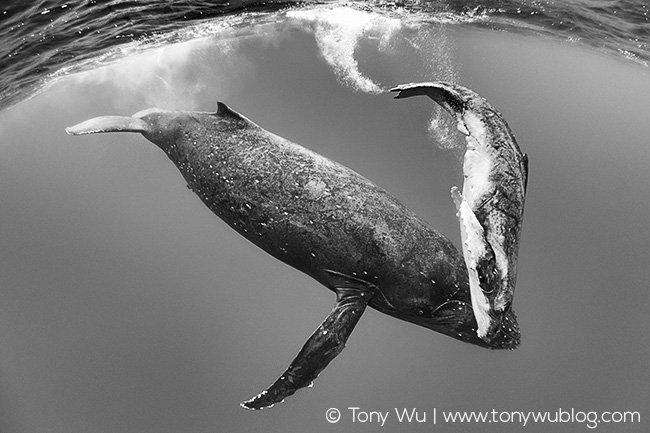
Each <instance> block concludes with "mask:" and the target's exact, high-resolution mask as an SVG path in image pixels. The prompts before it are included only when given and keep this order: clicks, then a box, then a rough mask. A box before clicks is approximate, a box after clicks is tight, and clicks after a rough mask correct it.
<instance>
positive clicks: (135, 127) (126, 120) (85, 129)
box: [65, 116, 150, 135]
mask: <svg viewBox="0 0 650 433" xmlns="http://www.w3.org/2000/svg"><path fill="white" fill-rule="evenodd" d="M149 129H150V128H149V124H148V123H147V122H145V121H144V120H142V119H138V118H136V117H127V116H101V117H94V118H92V119H89V120H86V121H85V122H81V123H79V124H77V125H75V126H70V127H68V128H66V129H65V132H67V133H68V134H70V135H84V134H96V133H101V132H140V133H146V132H149Z"/></svg>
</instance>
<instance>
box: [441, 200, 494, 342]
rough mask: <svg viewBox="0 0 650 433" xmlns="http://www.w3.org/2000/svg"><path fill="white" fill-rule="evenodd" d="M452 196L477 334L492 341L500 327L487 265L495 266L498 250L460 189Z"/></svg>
mask: <svg viewBox="0 0 650 433" xmlns="http://www.w3.org/2000/svg"><path fill="white" fill-rule="evenodd" d="M451 197H452V199H453V200H454V204H455V205H456V209H457V211H458V220H459V222H460V235H461V241H462V245H463V256H464V258H465V266H466V267H467V272H468V276H469V290H470V295H471V299H472V310H473V311H474V317H475V318H476V323H477V325H478V329H477V330H476V333H477V335H478V336H479V337H480V338H482V339H484V340H488V339H489V336H488V333H490V331H492V330H493V329H494V327H495V325H496V324H495V323H494V316H493V315H492V314H490V313H492V312H493V306H492V303H491V302H490V298H489V297H488V296H487V295H486V293H485V292H486V291H489V285H488V284H485V283H484V280H485V276H486V275H485V274H486V270H487V268H492V267H493V266H486V264H489V263H491V264H494V260H495V259H494V251H493V250H492V247H491V246H490V244H489V243H488V242H487V239H486V238H485V230H484V229H483V226H481V223H480V222H479V220H478V218H477V217H476V215H475V214H474V212H473V211H472V209H471V207H470V206H469V204H468V203H467V202H466V201H465V200H463V196H462V195H461V193H460V191H458V188H457V187H453V188H452V189H451ZM485 289H488V290H485Z"/></svg>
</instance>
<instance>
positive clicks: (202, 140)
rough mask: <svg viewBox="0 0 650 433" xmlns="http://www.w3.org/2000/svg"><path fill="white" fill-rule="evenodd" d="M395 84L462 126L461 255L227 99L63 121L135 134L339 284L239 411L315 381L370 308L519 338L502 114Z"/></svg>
mask: <svg viewBox="0 0 650 433" xmlns="http://www.w3.org/2000/svg"><path fill="white" fill-rule="evenodd" d="M394 90H395V91H399V92H400V93H399V94H398V95H397V97H398V98H404V97H408V96H413V95H418V94H424V95H428V96H431V97H432V98H433V99H434V101H436V102H437V103H439V104H441V105H443V107H445V108H447V109H448V110H449V111H450V112H451V113H452V114H453V115H455V116H456V117H457V119H459V120H458V121H459V129H461V131H462V132H463V133H465V134H466V135H467V136H468V137H469V139H468V151H467V152H468V153H469V152H472V155H470V156H469V157H468V156H467V155H466V157H465V163H464V169H465V175H466V179H465V186H467V188H465V187H464V188H463V191H462V193H461V192H459V191H458V190H455V192H454V193H453V195H454V201H455V202H456V205H457V209H458V215H459V218H460V221H461V222H460V224H461V232H462V236H461V237H462V239H463V252H462V253H461V252H460V251H459V250H458V249H457V248H456V247H455V246H454V245H453V244H452V242H451V241H450V240H449V239H447V238H446V237H445V236H443V235H442V234H441V233H439V232H438V231H437V230H436V229H435V228H433V227H432V226H431V225H429V224H428V223H426V222H425V221H424V220H423V219H421V218H420V217H419V216H417V215H416V214H415V213H414V212H412V211H411V210H409V209H408V208H406V207H405V206H404V205H403V204H401V203H400V202H399V201H398V200H397V199H396V198H394V197H393V196H391V195H390V194H389V193H388V192H386V191H385V190H384V189H382V188H380V187H379V186H377V185H375V184H374V183H372V182H371V181H369V180H368V179H366V178H365V177H363V176H361V175H360V174H358V173H356V172H355V171H353V170H351V169H349V168H347V167H345V166H343V165H341V164H339V163H337V162H334V161H332V160H330V159H328V158H326V157H324V156H322V155H319V154H317V153H315V152H313V151H311V150H309V149H306V148H304V147H302V146H300V145H298V144H295V143H292V142H290V141H288V140H286V139H284V138H282V137H279V136H277V135H275V134H273V133H271V132H269V131H266V130H265V129H263V128H261V127H260V126H258V125H256V124H255V123H253V122H252V121H251V120H249V119H248V118H246V117H245V116H244V115H242V114H240V113H237V112H236V111H234V110H233V109H231V108H229V107H228V106H227V105H225V104H224V103H222V102H219V103H218V105H217V111H216V112H214V113H208V112H192V111H166V110H160V109H147V110H144V111H140V112H138V113H136V114H134V115H133V116H130V117H128V116H102V117H97V118H93V119H90V120H87V121H85V122H82V123H80V124H78V125H76V126H72V127H69V128H66V132H67V133H68V134H71V135H83V134H92V133H104V132H135V133H140V134H142V135H143V136H144V137H145V138H146V139H147V140H149V141H151V142H152V143H154V144H155V145H156V146H158V147H159V148H160V149H162V150H163V151H164V153H165V154H166V155H167V156H168V157H169V159H170V160H171V161H172V162H173V163H174V164H175V165H176V167H177V168H178V169H179V171H180V172H181V174H182V176H183V177H184V179H185V181H186V182H187V184H188V186H189V187H190V188H191V189H192V190H193V191H194V192H195V193H196V194H197V195H198V196H199V197H200V199H201V200H202V201H203V202H204V203H205V205H206V206H207V207H208V208H209V209H210V210H212V212H213V213H214V214H215V215H217V216H218V217H219V218H221V219H222V220H223V221H224V222H225V223H226V224H228V225H229V226H230V227H232V228H233V229H234V230H236V231H237V232H238V233H239V234H241V235H242V236H243V237H245V238H246V239H248V240H249V241H251V242H252V243H254V244H255V245H257V246H258V247H259V248H261V249H263V250H264V251H266V252H267V253H269V254H271V255H272V256H273V257H275V258H277V259H278V260H280V261H282V262H284V263H286V264H288V265H290V266H292V267H293V268H295V269H297V270H299V271H301V272H304V273H305V274H307V275H309V276H310V277H312V278H313V279H314V280H316V281H317V282H319V283H320V284H322V285H323V286H325V287H326V288H328V289H330V290H331V291H333V292H334V293H335V294H336V303H335V306H334V308H333V310H332V311H331V312H330V313H329V315H328V316H327V317H326V318H325V320H324V321H323V322H322V323H321V324H320V325H319V326H318V328H317V329H316V330H315V331H314V333H313V334H312V335H311V336H310V337H309V339H308V340H307V342H306V343H305V344H304V346H303V347H302V349H301V350H300V351H299V353H298V355H297V356H296V357H295V359H294V360H293V361H292V362H291V364H290V365H289V367H288V368H287V369H286V371H285V372H284V373H283V374H282V375H281V376H280V378H278V379H277V380H276V381H275V382H274V383H273V384H272V385H271V386H270V387H268V388H267V389H266V390H265V391H263V392H262V393H260V394H258V395H257V396H255V397H253V398H251V399H249V400H247V401H245V402H243V403H242V404H241V405H242V406H243V407H245V408H247V409H262V408H265V407H271V406H273V405H274V404H276V403H279V402H281V401H283V400H284V399H285V398H286V397H288V396H290V395H292V394H294V393H295V392H296V391H297V390H298V389H300V388H303V387H306V386H310V385H311V384H312V382H313V381H314V380H315V379H316V377H317V376H318V375H319V374H320V372H321V371H322V370H323V369H324V368H325V367H326V366H327V365H328V364H329V363H330V362H331V361H332V360H333V359H334V358H335V357H336V356H337V355H338V354H339V353H340V352H341V351H342V350H343V348H344V346H345V344H346V341H347V340H348V337H349V336H350V334H351V333H352V331H353V329H354V327H355V325H356V324H357V322H358V321H359V319H360V318H361V316H362V314H363V313H364V311H365V309H366V308H367V307H368V306H370V307H371V308H374V309H376V310H378V311H380V312H382V313H385V314H387V315H390V316H393V317H396V318H398V319H401V320H405V321H408V322H411V323H414V324H416V325H420V326H424V327H426V328H429V329H432V330H434V331H437V332H439V333H442V334H445V335H447V336H450V337H452V338H455V339H457V340H460V341H463V342H467V343H471V344H475V345H478V346H481V347H485V348H491V349H513V348H515V347H516V346H517V345H518V344H519V340H520V333H519V327H518V324H517V319H516V316H515V314H514V311H513V310H512V306H511V302H512V293H513V289H514V276H515V272H514V271H515V267H516V255H517V245H518V240H519V233H520V228H521V211H523V192H522V191H521V188H520V187H521V185H522V184H523V185H524V187H525V183H526V178H527V169H526V164H525V162H522V161H525V159H522V158H523V157H522V156H521V153H520V152H519V148H518V146H517V145H516V143H515V142H514V137H513V136H512V135H511V134H509V129H508V127H507V125H506V123H505V121H504V120H503V119H502V117H501V116H500V115H499V114H498V113H497V112H496V110H493V109H491V108H487V107H490V106H489V104H487V102H486V101H485V100H484V99H483V98H481V97H480V96H478V95H476V94H475V93H473V92H471V91H469V89H465V88H463V87H460V86H453V85H448V84H446V83H422V84H421V85H417V84H410V85H405V86H400V87H397V88H396V89H394ZM486 116H488V117H489V119H488V118H487V117H486ZM495 139H497V140H498V143H497V141H495ZM470 141H471V143H470ZM470 147H471V149H470ZM474 154H476V155H474ZM511 154H512V155H511ZM515 154H516V155H515ZM481 157H486V158H488V159H489V160H490V161H491V162H490V163H489V164H487V165H486V164H483V163H482V162H481V161H480V159H481ZM517 158H519V159H517ZM511 160H513V161H515V160H518V161H519V164H514V163H513V162H512V161H511ZM513 188H514V189H516V191H515V192H513V191H512V189H513ZM475 298H477V299H475Z"/></svg>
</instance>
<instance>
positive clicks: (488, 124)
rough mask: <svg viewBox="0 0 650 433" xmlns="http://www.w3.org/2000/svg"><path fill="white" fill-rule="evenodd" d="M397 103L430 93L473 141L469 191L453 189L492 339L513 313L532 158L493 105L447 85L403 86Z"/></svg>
mask: <svg viewBox="0 0 650 433" xmlns="http://www.w3.org/2000/svg"><path fill="white" fill-rule="evenodd" d="M390 91H391V92H398V94H397V96H396V97H395V98H396V99H401V98H408V97H411V96H416V95H426V96H428V97H430V98H431V99H433V100H434V101H435V102H437V103H438V104H439V105H440V106H442V107H443V108H444V109H445V110H446V111H447V112H449V114H451V115H452V116H453V117H454V118H455V119H456V121H457V128H458V130H459V131H460V132H461V133H462V134H463V135H464V136H465V141H466V143H467V147H466V151H465V156H464V160H463V177H464V183H463V190H462V193H461V192H460V191H459V190H458V187H455V186H454V187H453V188H452V189H451V195H452V198H453V200H454V203H455V204H456V209H457V210H458V219H459V221H460V231H461V239H462V246H463V255H464V257H465V263H466V266H467V270H468V274H469V282H470V290H471V293H472V307H473V310H474V315H475V316H476V320H477V322H478V330H477V333H478V335H479V337H481V338H485V339H489V338H491V335H492V334H493V333H494V332H495V331H496V329H497V328H498V326H499V323H500V321H501V316H503V314H505V312H507V311H508V309H509V307H510V305H511V303H512V298H513V296H514V289H515V283H516V279H517V258H518V251H519V238H520V236H521V225H522V222H523V213H524V201H525V200H524V199H525V196H526V186H527V183H528V156H527V155H525V154H523V153H522V152H521V150H520V149H519V145H518V144H517V141H516V140H515V137H514V135H513V133H512V131H511V130H510V127H509V126H508V124H507V123H506V121H505V120H504V119H503V116H502V115H501V113H499V112H498V111H497V110H496V109H495V108H494V107H493V106H492V105H490V103H489V102H488V101H487V100H485V98H482V97H481V96H479V95H478V94H476V93H475V92H473V91H472V90H470V89H468V88H466V87H463V86H459V85H454V84H451V83H445V82H436V83H413V84H403V85H401V86H397V87H395V88H393V89H391V90H390Z"/></svg>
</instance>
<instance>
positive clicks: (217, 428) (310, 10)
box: [0, 0, 650, 433]
mask: <svg viewBox="0 0 650 433" xmlns="http://www.w3.org/2000/svg"><path fill="white" fill-rule="evenodd" d="M0 38H1V39H0V40H1V41H2V44H0V45H1V46H0V110H1V111H0V432H1V433H41V432H42V433H46V432H62V433H64V432H65V433H76V432H79V433H88V432H100V433H103V432H106V433H108V432H116V431H119V432H152V433H154V432H155V433H166V432H169V433H172V432H174V433H176V432H191V433H194V432H221V431H223V432H244V431H265V432H287V431H304V430H307V429H309V431H313V432H338V431H355V432H356V431H360V432H365V431H373V432H374V431H380V430H382V429H390V430H391V431H423V432H424V431H427V432H429V431H442V432H446V431H449V432H451V431H464V432H465V431H467V432H474V431H475V432H519V431H530V432H547V431H549V430H552V431H559V432H580V431H590V430H592V429H593V430H604V431H611V432H647V431H648V429H649V428H650V427H649V424H648V418H647V417H648V416H650V411H649V410H648V408H650V389H649V388H648V383H650V368H649V366H650V348H649V347H648V335H650V317H649V316H648V311H649V310H650V290H649V289H650V284H649V283H648V268H646V266H648V263H649V259H650V253H649V250H650V248H649V245H650V226H649V225H648V223H647V221H648V215H649V214H650V204H649V202H650V193H649V191H650V170H649V167H650V150H649V147H650V146H649V145H650V139H649V138H648V125H650V69H649V66H648V65H649V62H650V48H649V44H650V16H649V6H648V5H647V4H646V2H644V1H641V0H637V1H614V0H576V1H570V2H557V1H541V0H540V1H432V2H346V3H342V2H299V3H293V2H264V3H259V2H257V3H255V2H228V3H220V2H210V1H180V2H154V1H138V2H135V1H119V0H112V1H100V0H97V1H93V0H89V1H80V2H64V1H54V0H52V1H35V2H31V3H30V4H29V5H26V4H25V2H18V1H5V2H3V5H2V6H0ZM433 80H447V81H452V82H455V83H458V84H462V85H465V86H467V87H470V88H471V89H473V90H475V91H476V92H478V93H479V94H481V95H482V96H484V97H486V98H487V99H488V100H489V101H490V102H491V103H492V104H493V105H494V106H495V107H496V108H497V109H498V110H499V111H501V113H502V114H503V115H504V117H505V119H506V120H507V122H508V123H509V125H510V127H511V128H512V130H513V132H514V133H515V135H516V137H517V140H518V142H519V145H520V147H521V148H522V150H523V151H524V152H526V153H528V155H529V159H530V177H529V181H528V194H527V203H526V210H525V216H524V226H523V235H522V239H521V247H520V256H519V273H518V284H517V290H516V296H515V300H514V309H515V311H516V312H517V316H518V318H519V322H520V326H521V330H522V344H521V346H520V348H519V349H517V350H515V351H489V350H485V349H481V348H479V347H474V346H470V345H466V344H463V343H461V342H458V341H456V340H453V339H451V338H448V337H445V336H443V335H440V334H437V333H434V332H432V331H430V330H427V329H425V328H421V327H418V326H415V325H413V324H409V323H406V322H402V321H399V320H396V319H394V318H391V317H389V316H386V315H383V314H381V313H378V312H377V311H375V310H372V309H368V310H366V313H365V314H364V316H363V318H362V319H361V320H360V322H359V324H358V325H357V327H356V329H355V331H354V332H353V334H352V336H351V337H350V339H349V341H348V345H347V348H346V349H345V350H344V351H343V352H342V354H341V355H340V356H339V357H337V358H336V359H335V360H334V361H333V362H332V363H331V365H330V366H329V367H328V368H327V369H326V370H324V371H323V373H322V374H321V375H320V377H319V378H318V379H317V380H316V381H315V383H314V387H313V388H308V389H304V390H300V391H298V392H297V393H296V394H295V395H294V396H293V397H290V398H288V399H287V400H286V401H285V402H284V403H282V404H279V405H276V406H275V407H273V408H272V409H268V410H263V411H258V412H251V411H246V410H243V409H241V408H240V407H239V402H240V401H243V400H245V399H247V398H250V397H252V396H254V395H256V394H257V393H259V392H260V391H262V390H263V389H264V388H265V387H266V386H268V385H269V384H271V383H272V382H273V381H274V380H275V379H276V378H277V377H278V376H279V375H280V374H281V373H282V372H283V371H284V369H285V368H286V367H287V365H288V364H289V362H290V361H291V360H292V359H293V357H294V356H295V354H296V353H297V352H298V350H299V349H300V348H301V347H302V344H303V343H304V342H305V341H306V339H307V338H308V337H309V335H310V334H311V332H312V331H313V330H314V329H315V328H316V327H317V326H318V324H319V323H320V322H321V321H322V320H323V318H325V316H326V315H327V314H328V313H329V312H330V310H331V308H332V307H333V305H334V302H335V296H334V295H333V294H332V293H331V292H329V291H328V290H326V289H325V288H324V287H322V286H320V285H318V283H316V282H315V281H313V280H311V279H310V278H308V277H307V276H305V275H302V274H300V273H299V272H297V271H295V270H294V269H292V268H290V267H288V266H286V265H284V264H282V263H280V262H278V261H277V260H275V259H273V258H272V257H270V256H268V255H267V254H266V253H264V252H263V251H261V250H259V249H257V248H256V247H255V246H253V245H252V244H251V243H249V242H248V241H246V240H245V239H243V238H242V237H240V236H239V235H238V234H236V233H235V232H234V231H233V230H232V229H230V228H229V227H228V226H226V225H225V224H224V223H223V222H222V221H220V220H219V219H218V218H216V217H215V216H214V214H212V213H211V212H210V211H209V210H208V209H207V208H206V207H205V206H204V205H203V203H202V202H201V201H200V199H199V198H198V197H196V196H195V195H194V193H192V192H191V191H190V190H189V189H188V188H187V187H186V185H185V182H184V180H183V179H182V177H181V175H180V173H179V172H178V170H177V169H176V168H175V167H174V166H173V165H172V163H171V162H170V161H169V160H168V159H167V157H166V156H165V155H164V153H163V152H162V151H160V150H159V149H157V148H156V147H155V146H154V145H153V144H151V143H149V142H148V141H147V140H145V139H144V138H143V137H142V136H140V135H136V134H106V135H94V136H86V137H70V136H68V135H66V134H65V132H64V128H65V127H66V126H70V125H74V124H76V123H79V122H81V121H83V120H86V119H88V118H90V117H94V116H99V115H109V114H115V115H131V114H133V113H135V112H137V111H140V110H142V109H145V108H149V107H159V108H165V109H175V110H196V111H214V110H215V109H216V102H217V101H223V102H225V103H227V104H228V105H229V106H230V107H232V108H233V109H235V110H237V111H239V112H241V113H243V114H244V115H245V116H247V117H249V118H250V119H251V120H253V121H254V122H256V123H258V124H259V125H261V126H262V127H264V128H266V129H268V130H270V131H272V132H274V133H276V134H278V135H281V136H283V137H285V138H288V139H290V140H292V141H294V142H297V143H299V144H302V145H304V146H305V147H308V148H309V149H312V150H314V151H316V152H318V153H321V154H323V155H325V156H327V157H329V158H332V159H334V160H336V161H338V162H340V163H342V164H344V165H346V166H348V167H351V168H352V169H354V170H356V171H358V172H359V173H361V174H362V175H364V176H365V177H367V178H369V179H371V180H372V181H374V182H375V183H377V184H378V185H380V186H381V187H383V188H385V189H386V190H388V191H389V192H391V193H392V194H393V195H394V196H396V197H397V198H399V199H400V200H401V201H402V202H403V203H405V204H406V205H407V206H408V207H410V208H411V209H413V210H414V211H416V212H417V213H418V214H419V215H420V216H421V217H422V218H424V219H425V220H427V221H428V222H430V223H431V224H432V225H433V226H434V227H436V228H437V229H438V230H440V231H441V232H442V233H444V234H445V235H446V236H447V237H448V238H450V239H451V240H452V241H453V242H454V243H455V244H456V245H457V246H459V243H460V236H459V229H458V222H457V219H456V217H455V208H454V205H453V203H452V201H451V198H450V196H449V190H450V188H451V186H453V185H461V184H462V180H463V178H462V159H461V158H462V152H463V149H464V140H463V139H462V137H461V136H460V134H458V133H457V132H456V130H455V125H454V124H453V123H452V122H451V121H450V119H449V118H448V116H446V114H444V113H442V112H441V111H440V110H438V109H436V107H435V106H434V104H433V102H432V101H431V100H429V99H427V98H412V99H406V100H400V101H395V100H393V99H392V95H390V94H388V93H387V92H386V90H387V89H388V88H390V87H392V86H394V85H398V84H402V83H408V82H416V81H433ZM349 407H358V408H360V409H359V410H363V411H378V412H379V411H380V412H389V413H390V414H389V416H388V419H387V421H386V423H385V425H384V427H382V426H381V425H380V423H377V422H375V421H376V419H375V420H372V421H373V422H370V421H368V422H361V420H360V419H354V418H353V417H352V411H351V410H349V409H348V408H349ZM329 408H338V409H339V410H340V411H341V419H340V421H339V422H338V423H330V422H328V421H327V419H326V412H327V410H328V409H329ZM412 408H417V410H418V413H419V414H420V417H421V415H422V413H424V412H426V414H427V422H425V423H418V422H415V421H413V422H411V423H408V422H401V423H400V422H399V421H398V419H397V417H396V415H395V412H394V410H395V409H398V410H402V409H409V410H410V409H412ZM559 409H562V410H564V411H571V410H574V411H575V412H579V411H582V412H590V411H594V412H598V413H602V412H605V411H610V412H615V411H618V412H625V411H637V412H639V413H640V417H641V418H640V421H641V422H634V423H632V422H627V423H622V422H621V423H597V424H598V425H596V426H594V425H593V424H592V423H589V422H579V421H578V420H574V421H569V422H553V423H551V422H546V423H533V422H532V421H530V420H529V421H528V424H527V425H526V426H523V425H522V423H519V422H516V421H513V422H498V423H495V422H493V423H480V422H469V423H464V425H461V424H460V422H459V421H457V422H456V423H451V422H445V421H444V420H443V418H442V417H443V415H442V413H443V411H446V412H450V411H477V412H478V411H485V412H487V411H492V410H496V411H498V412H514V411H522V412H528V411H532V412H546V411H548V412H550V413H551V416H553V414H554V413H556V412H557V411H558V410H559ZM434 411H435V413H436V415H437V417H436V418H437V419H436V421H437V422H435V423H434V419H433V417H434ZM420 419H421V418H420ZM594 427H595V428H594Z"/></svg>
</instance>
